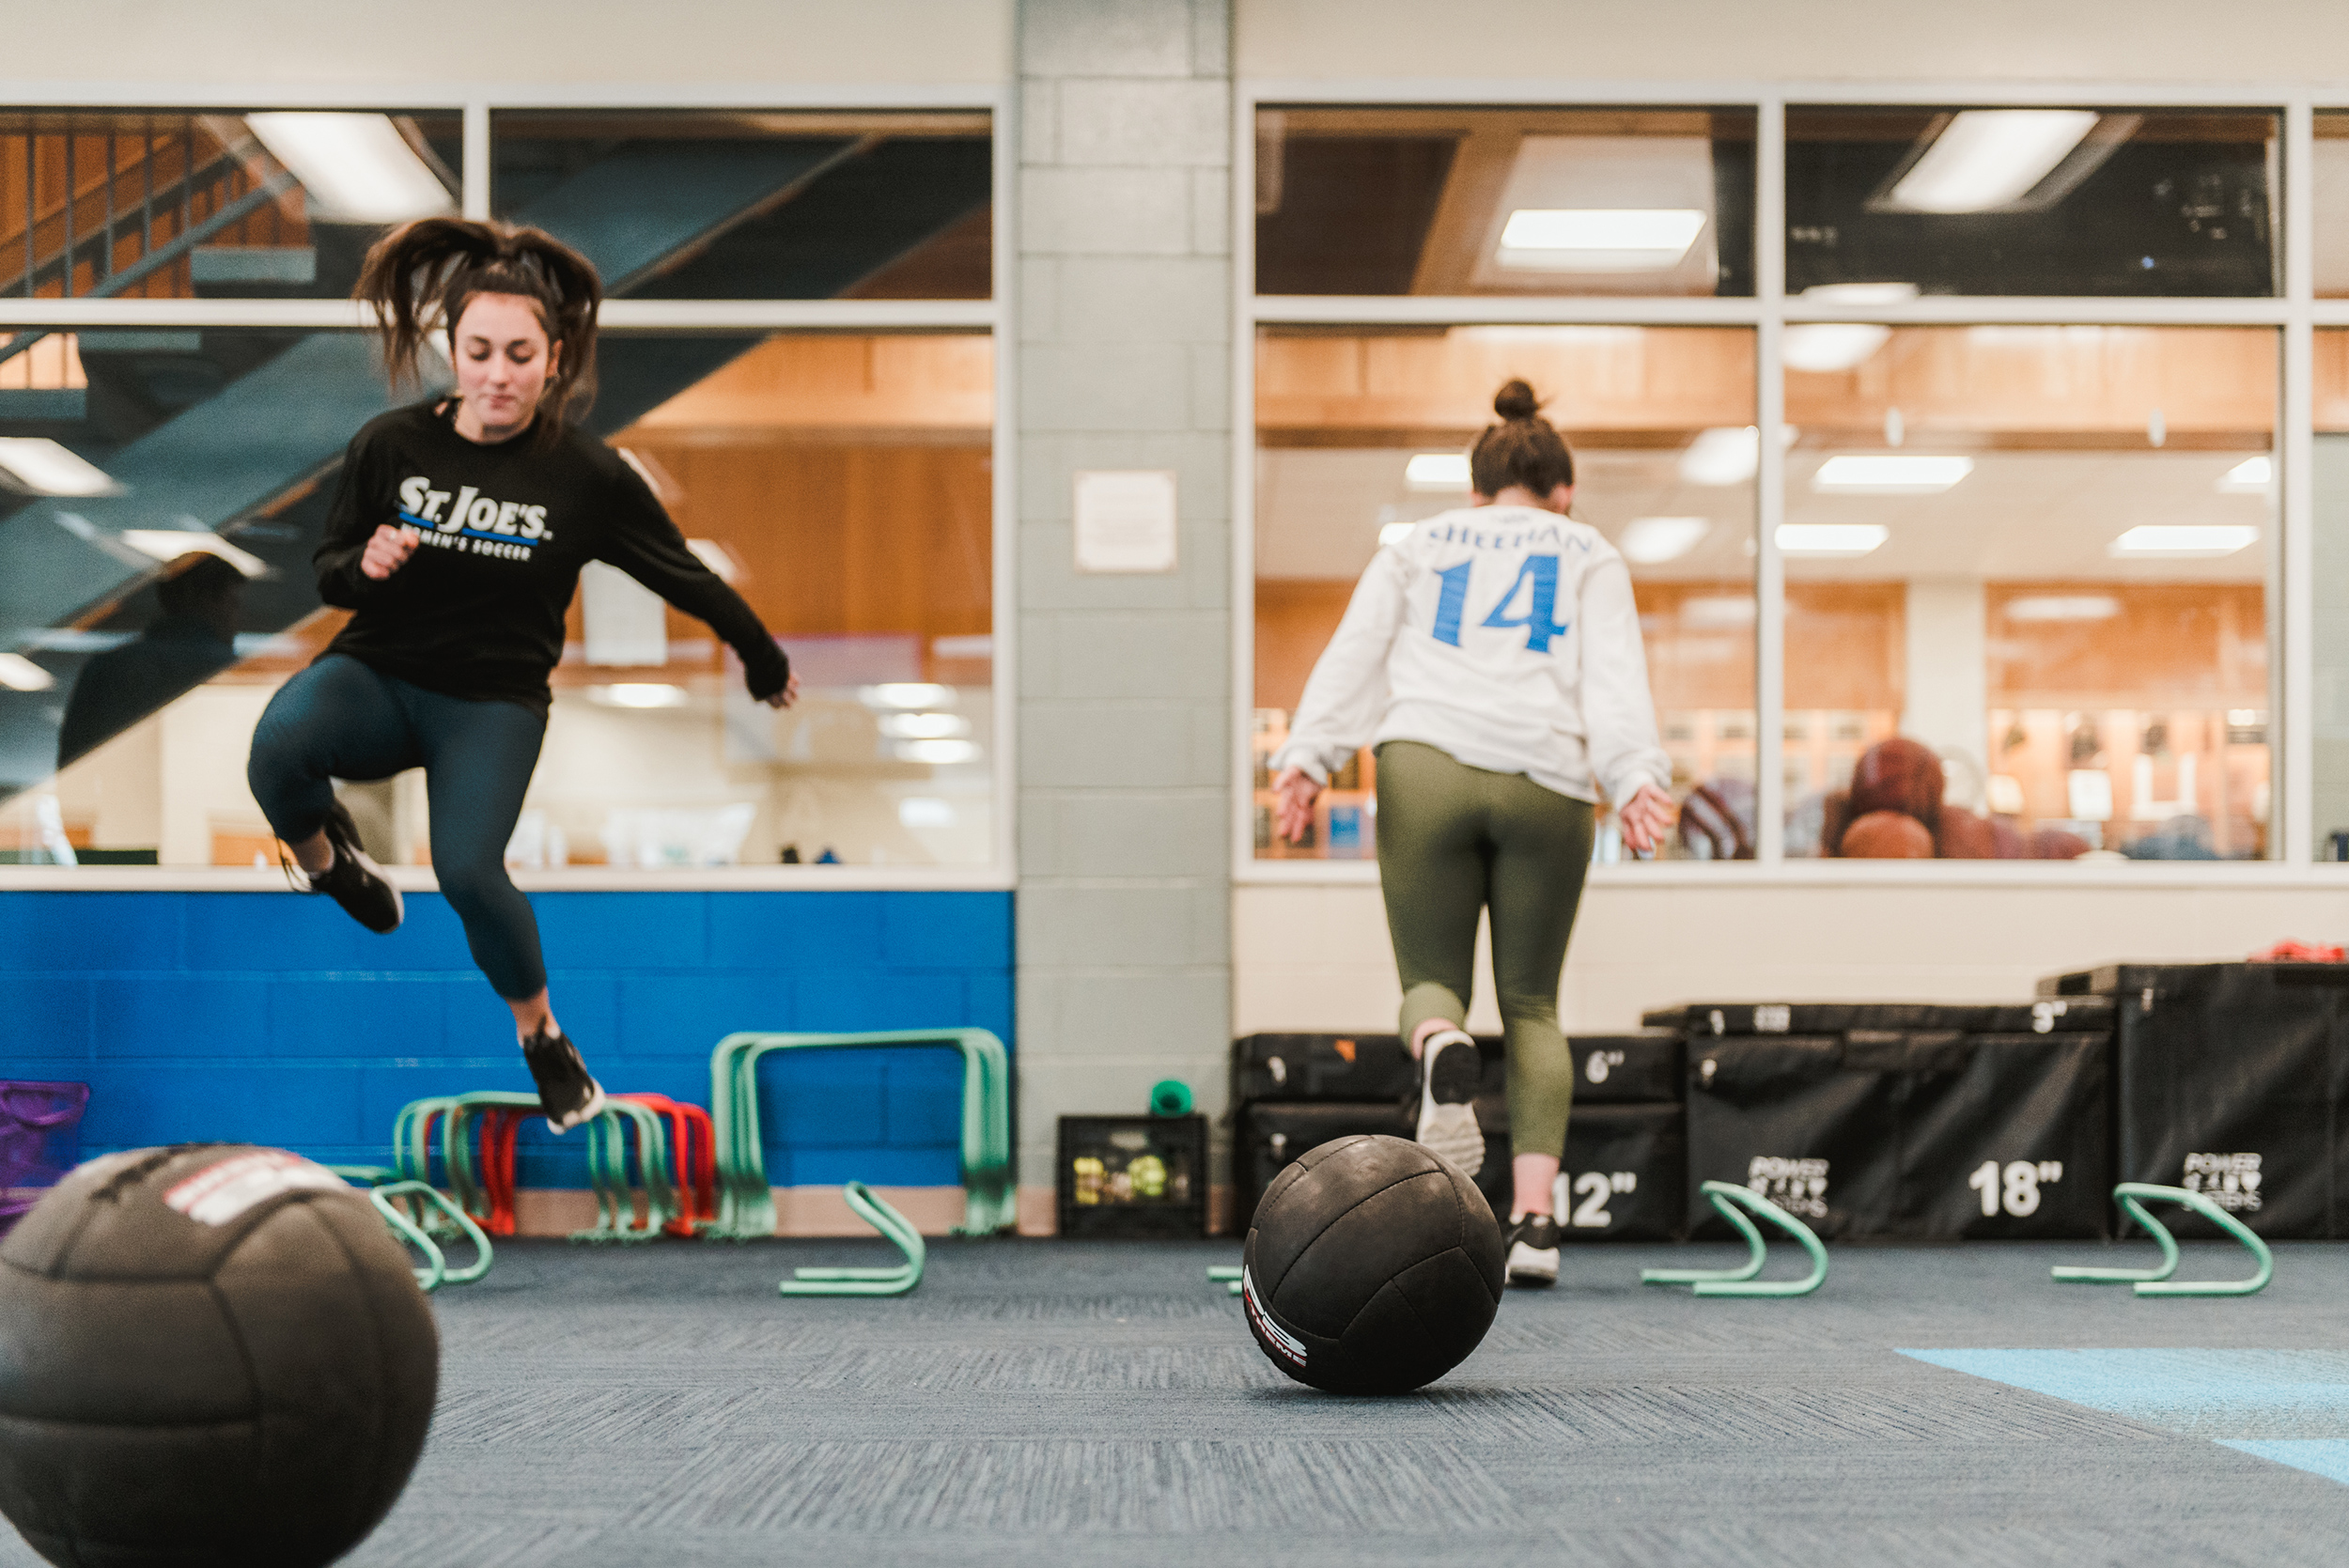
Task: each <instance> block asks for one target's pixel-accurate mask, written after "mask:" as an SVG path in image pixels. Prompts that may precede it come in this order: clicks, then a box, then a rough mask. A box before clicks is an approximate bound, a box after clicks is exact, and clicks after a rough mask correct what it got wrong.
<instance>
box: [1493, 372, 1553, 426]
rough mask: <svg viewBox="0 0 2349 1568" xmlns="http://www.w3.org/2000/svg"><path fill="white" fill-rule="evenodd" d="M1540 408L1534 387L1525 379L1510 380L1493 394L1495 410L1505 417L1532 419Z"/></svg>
mask: <svg viewBox="0 0 2349 1568" xmlns="http://www.w3.org/2000/svg"><path fill="white" fill-rule="evenodd" d="M1540 408H1541V404H1540V403H1539V402H1537V401H1536V400H1535V399H1534V396H1533V389H1532V387H1530V386H1528V385H1526V384H1525V382H1523V381H1517V380H1513V381H1510V382H1508V383H1507V384H1506V385H1504V386H1502V387H1501V390H1500V391H1499V392H1497V393H1495V394H1493V412H1495V413H1497V414H1499V415H1500V416H1501V418H1503V419H1531V418H1532V417H1533V415H1534V413H1535V412H1536V411H1538V410H1539V409H1540Z"/></svg>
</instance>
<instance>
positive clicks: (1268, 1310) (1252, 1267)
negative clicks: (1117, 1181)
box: [1240, 1136, 1508, 1394]
mask: <svg viewBox="0 0 2349 1568" xmlns="http://www.w3.org/2000/svg"><path fill="white" fill-rule="evenodd" d="M1507 1262H1508V1250H1507V1247H1506V1246H1505V1244H1504V1243H1503V1241H1502V1239H1501V1226H1500V1224H1499V1223H1498V1222H1496V1221H1495V1220H1494V1219H1493V1211H1492V1208H1491V1205H1489V1204H1487V1203H1486V1202H1485V1195H1484V1194H1483V1193H1481V1192H1479V1191H1477V1190H1476V1184H1475V1183H1474V1182H1473V1181H1471V1180H1470V1179H1469V1178H1468V1177H1467V1176H1464V1175H1462V1174H1461V1173H1460V1172H1459V1171H1458V1170H1456V1169H1455V1168H1454V1167H1453V1166H1451V1165H1449V1164H1446V1163H1445V1162H1444V1161H1443V1160H1442V1159H1440V1158H1439V1157H1436V1156H1435V1155H1434V1154H1432V1153H1430V1152H1429V1151H1428V1150H1426V1149H1424V1148H1423V1147H1421V1146H1420V1145H1419V1144H1417V1143H1412V1142H1408V1141H1405V1140H1403V1139H1400V1138H1383V1137H1377V1136H1370V1137H1361V1138H1340V1139H1334V1140H1332V1141H1330V1142H1327V1143H1324V1144H1322V1145H1321V1146H1320V1147H1319V1148H1316V1149H1312V1150H1309V1151H1307V1153H1306V1154H1305V1155H1304V1156H1303V1157H1301V1158H1299V1159H1298V1160H1297V1161H1295V1162H1294V1163H1293V1164H1291V1165H1290V1166H1289V1167H1288V1169H1287V1170H1285V1171H1283V1172H1281V1173H1280V1174H1279V1175H1278V1176H1275V1177H1274V1178H1273V1179H1272V1185H1271V1186H1270V1187H1268V1188H1265V1194H1264V1200H1263V1202H1261V1203H1258V1204H1257V1205H1256V1217H1255V1219H1252V1221H1250V1223H1249V1228H1248V1250H1247V1252H1246V1254H1245V1258H1244V1265H1245V1266H1244V1267H1243V1269H1242V1272H1241V1280H1242V1281H1243V1284H1242V1289H1241V1292H1240V1295H1241V1297H1242V1300H1243V1302H1244V1304H1245V1305H1246V1307H1247V1310H1248V1327H1249V1329H1250V1331H1251V1332H1252V1333H1253V1334H1254V1335H1255V1336H1256V1343H1257V1344H1259V1345H1261V1346H1263V1348H1264V1353H1265V1354H1266V1355H1267V1356H1268V1357H1269V1358H1271V1360H1272V1364H1273V1365H1274V1366H1276V1367H1279V1368H1280V1369H1281V1370H1282V1371H1283V1372H1285V1373H1287V1374H1289V1375H1290V1376H1291V1377H1294V1378H1296V1379H1297V1380H1298V1381H1299V1383H1310V1384H1312V1385H1313V1386H1314V1387H1315V1388H1316V1389H1328V1390H1329V1391H1330V1392H1331V1393H1333V1394H1399V1393H1404V1392H1408V1390H1410V1389H1416V1388H1418V1387H1419V1386H1420V1385H1421V1384H1423V1383H1431V1382H1433V1381H1435V1380H1436V1379H1437V1378H1439V1377H1441V1376H1442V1375H1443V1374H1445V1373H1447V1372H1450V1371H1451V1370H1452V1369H1453V1368H1454V1367H1456V1366H1458V1365H1459V1364H1460V1363H1461V1362H1462V1361H1465V1360H1467V1359H1468V1356H1469V1352H1470V1351H1471V1350H1474V1349H1475V1348H1476V1346H1477V1343H1478V1342H1480V1341H1481V1340H1483V1339H1484V1337H1485V1330H1486V1329H1487V1328H1490V1327H1492V1326H1493V1315H1494V1314H1495V1313H1496V1312H1499V1311H1500V1310H1501V1290H1502V1288H1503V1285H1504V1282H1505V1281H1504V1279H1503V1274H1504V1270H1505V1268H1506V1265H1507Z"/></svg>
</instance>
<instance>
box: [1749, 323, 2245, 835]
mask: <svg viewBox="0 0 2349 1568" xmlns="http://www.w3.org/2000/svg"><path fill="white" fill-rule="evenodd" d="M1800 330H1801V329H1797V331H1800ZM1828 330H1830V331H1841V332H1849V333H1853V334H1865V335H1864V336H1859V337H1858V338H1857V339H1856V341H1855V343H1854V350H1855V351H1854V353H1853V355H1852V363H1850V364H1849V365H1843V366H1841V367H1831V368H1830V367H1820V368H1812V369H1802V368H1797V367H1796V366H1795V365H1793V364H1792V363H1790V364H1789V366H1788V369H1787V372H1786V418H1787V423H1788V425H1789V426H1790V427H1792V430H1793V432H1794V433H1795V437H1796V439H1795V442H1794V444H1793V446H1792V447H1791V449H1790V450H1789V452H1788V454H1787V459H1786V499H1785V507H1784V516H1785V520H1784V521H1783V522H1781V524H1779V526H1778V545H1779V552H1780V554H1781V556H1782V557H1783V558H1784V561H1785V572H1786V596H1785V605H1786V612H1785V626H1786V633H1785V635H1786V644H1785V645H1786V718H1785V736H1786V750H1785V768H1786V802H1787V804H1786V811H1787V819H1786V852H1787V853H1788V854H1789V855H1837V854H1843V855H1850V856H1859V857H1865V856H1871V855H1882V854H1887V853H1890V852H1892V850H1894V849H1895V848H1898V847H1900V842H1899V841H1900V840H1901V839H1902V838H1903V837H1904V836H1905V837H1906V838H1907V839H1908V840H1909V842H1910V845H1911V846H1912V848H1914V849H1918V850H1921V849H1922V848H1923V847H1924V846H1926V844H1927V843H1928V842H1930V844H1931V846H1932V847H1933V849H1934V850H1935V852H1936V853H1937V854H1938V855H1939V856H1941V857H1943V858H1955V859H2008V860H2021V859H2042V860H2070V859H2074V858H2077V857H2078V856H2081V855H2086V854H2094V853H2106V854H2120V855H2126V856H2129V857H2131V858H2134V859H2149V860H2212V859H2218V860H2247V859H2258V858H2260V857H2262V856H2263V855H2264V854H2265V852H2266V835H2267V825H2268V817H2269V805H2270V797H2271V791H2270V783H2269V769H2268V748H2267V726H2268V715H2269V711H2270V708H2271V706H2272V704H2271V697H2270V691H2269V680H2268V675H2269V668H2270V663H2269V658H2268V639H2267V611H2266V606H2267V583H2268V582H2269V581H2270V577H2271V570H2272V567H2271V562H2272V559H2273V555H2274V551H2275V546H2276V518H2275V505H2274V496H2275V489H2276V487H2275V485H2274V483H2273V474H2274V454H2273V451H2272V447H2273V442H2274V428H2275V404H2276V370H2277V365H2276V359H2277V353H2276V349H2277V343H2276V334H2275V333H2273V332H2272V331H2267V330H2263V329H2235V330H2228V329H2223V328H2221V329H2213V328H2145V327H2093V326H2071V327H2035V326H1995V327H1985V326H1971V327H1905V328H1900V329H1898V330H1891V329H1884V328H1874V329H1870V328H1865V327H1849V328H1845V327H1836V328H1830V329H1828ZM1870 342H1872V343H1873V344H1874V347H1873V348H1871V349H1869V351H1868V352H1867V353H1866V354H1865V355H1864V356H1863V355H1859V353H1858V352H1857V349H1858V348H1859V346H1860V345H1861V344H1864V343H1870ZM1891 737H1906V739H1907V740H1908V741H1910V742H1916V743H1921V748H1922V750H1919V749H1918V748H1917V747H1915V746H1911V747H1909V748H1907V749H1906V751H1905V750H1904V749H1903V748H1902V747H1900V746H1897V745H1886V744H1884V743H1885V742H1886V741H1887V740H1888V739H1890V738H1891ZM1928 752H1929V753H1932V757H1931V759H1930V760H1928V759H1927V757H1926V756H1925V753H1928ZM1871 753H1874V756H1873V760H1871ZM1863 762H1870V763H1871V765H1870V766H1867V767H1865V768H1862V767H1861V765H1862V764H1863ZM1934 762H1937V763H1938V766H1939V770H1940V789H1939V791H1938V794H1937V798H1935V796H1934V792H1933V790H1932V786H1931V783H1932V765H1933V763H1934ZM1855 768H1861V771H1862V776H1861V778H1860V779H1859V784H1857V785H1855V784H1854V771H1855ZM1920 769H1921V771H1920ZM1920 790H1923V791H1924V792H1925V793H1923V794H1920V793H1918V792H1919V791H1920ZM1888 810H1889V811H1893V812H1895V813H1900V814H1903V815H1910V816H1912V817H1919V818H1922V817H1932V818H1933V821H1932V824H1931V829H1930V831H1927V832H1925V833H1923V834H1905V833H1904V832H1903V831H1901V828H1900V825H1898V824H1890V825H1888V824H1885V823H1882V822H1879V823H1875V824H1872V825H1870V826H1869V827H1863V828H1859V829H1857V830H1854V829H1853V824H1854V822H1855V820H1856V819H1859V818H1864V817H1866V816H1868V815H1870V814H1872V813H1875V812H1882V811H1888ZM1924 826H1925V824H1924V822H1923V821H1922V820H1920V821H1919V827H1920V828H1923V827H1924Z"/></svg>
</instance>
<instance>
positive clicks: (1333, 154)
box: [1256, 107, 1754, 295]
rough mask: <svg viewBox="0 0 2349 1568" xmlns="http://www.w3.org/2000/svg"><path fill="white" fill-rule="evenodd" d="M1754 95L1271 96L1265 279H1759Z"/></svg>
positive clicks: (1744, 288) (1405, 283) (1660, 287)
mask: <svg viewBox="0 0 2349 1568" xmlns="http://www.w3.org/2000/svg"><path fill="white" fill-rule="evenodd" d="M1753 152H1754V116H1753V112H1752V111H1751V110H1745V109H1732V110H1718V109H1671V110H1618V109H1608V110H1577V109H1419V108H1412V109H1398V108H1392V107H1380V108H1360V109H1356V108H1287V109H1264V110H1260V111H1259V112H1258V114H1257V116H1256V291H1257V292H1258V293H1260V294H1645V295H1692V294H1693V295H1709V294H1722V295H1729V294H1751V293H1752V292H1753Z"/></svg>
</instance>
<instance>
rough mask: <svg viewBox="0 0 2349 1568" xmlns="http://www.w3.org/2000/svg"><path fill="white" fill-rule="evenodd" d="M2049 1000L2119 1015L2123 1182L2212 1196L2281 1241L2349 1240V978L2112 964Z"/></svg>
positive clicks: (2198, 1226)
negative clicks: (2100, 1005) (2093, 1005)
mask: <svg viewBox="0 0 2349 1568" xmlns="http://www.w3.org/2000/svg"><path fill="white" fill-rule="evenodd" d="M2039 989H2040V992H2041V994H2042V995H2043V996H2050V997H2059V998H2061V999H2064V1000H2066V1001H2074V1002H2075V1003H2077V1001H2079V1000H2081V999H2083V998H2085V999H2092V1000H2104V1001H2108V1002H2109V1003H2111V1004H2112V1006H2113V1007H2114V1010H2115V1013H2116V1015H2117V1026H2118V1027H2117V1048H2116V1051H2115V1068H2114V1083H2115V1094H2114V1099H2115V1121H2116V1150H2117V1154H2118V1161H2117V1164H2118V1171H2119V1177H2118V1179H2120V1180H2122V1181H2133V1182H2152V1183H2155V1184H2156V1185H2158V1186H2162V1187H2184V1188H2190V1189H2193V1190H2195V1191H2200V1192H2203V1193H2206V1194H2208V1195H2209V1196H2210V1198H2212V1199H2213V1200H2214V1201H2215V1202H2217V1203H2219V1204H2220V1205H2221V1206H2222V1207H2224V1208H2226V1209H2227V1210H2228V1211H2229V1212H2230V1213H2232V1215H2234V1217H2235V1218H2236V1219H2240V1220H2242V1221H2243V1222H2244V1223H2245V1224H2247V1225H2248V1226H2250V1227H2251V1229H2252V1230H2254V1231H2256V1232H2258V1233H2259V1234H2261V1235H2263V1236H2267V1237H2270V1238H2273V1239H2278V1240H2288V1239H2307V1238H2315V1237H2327V1236H2329V1237H2334V1238H2343V1237H2349V965H2345V964H2246V963H2231V964H2108V965H2106V966H2104V967H2103V968H2101V969H2095V970H2077V971H2075V972H2073V973H2070V974H2058V975H2049V976H2048V977H2046V979H2044V980H2042V981H2041V982H2040V983H2039ZM2172 1220H2174V1223H2171V1221H2172ZM2164 1223H2170V1224H2171V1228H2172V1229H2173V1230H2175V1231H2176V1232H2177V1233H2178V1234H2180V1235H2189V1236H2215V1235H2217V1234H2219V1233H2218V1229H2217V1226H2215V1225H2213V1224H2211V1223H2210V1222H2209V1221H2208V1220H2206V1219H2201V1217H2200V1216H2197V1215H2194V1214H2192V1213H2187V1212H2179V1213H2177V1214H2175V1215H2173V1216H2172V1215H2165V1216H2164Z"/></svg>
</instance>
